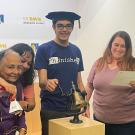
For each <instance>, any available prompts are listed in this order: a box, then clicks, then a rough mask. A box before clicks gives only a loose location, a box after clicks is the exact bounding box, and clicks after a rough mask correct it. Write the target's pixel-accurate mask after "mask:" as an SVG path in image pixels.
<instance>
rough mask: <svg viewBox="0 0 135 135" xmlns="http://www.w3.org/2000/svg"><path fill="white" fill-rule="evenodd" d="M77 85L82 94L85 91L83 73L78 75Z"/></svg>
mask: <svg viewBox="0 0 135 135" xmlns="http://www.w3.org/2000/svg"><path fill="white" fill-rule="evenodd" d="M77 85H78V88H79V89H80V91H81V92H82V91H84V90H85V88H84V85H83V81H82V76H81V72H78V75H77Z"/></svg>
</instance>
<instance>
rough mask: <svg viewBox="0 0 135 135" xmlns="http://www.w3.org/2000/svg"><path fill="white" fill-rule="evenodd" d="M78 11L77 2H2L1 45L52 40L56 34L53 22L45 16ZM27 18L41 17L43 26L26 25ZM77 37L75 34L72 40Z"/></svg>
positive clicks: (59, 0)
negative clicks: (51, 13)
mask: <svg viewBox="0 0 135 135" xmlns="http://www.w3.org/2000/svg"><path fill="white" fill-rule="evenodd" d="M76 9H77V0H73V1H69V0H11V1H10V0H0V14H4V23H3V24H0V43H1V42H2V43H6V44H8V46H9V45H10V44H14V43H16V42H28V43H29V42H44V41H47V40H50V39H52V38H53V36H54V32H53V30H52V28H51V25H52V23H51V21H50V20H48V19H46V18H45V15H47V13H48V12H51V11H58V10H66V11H74V12H76ZM26 17H40V18H41V19H42V21H41V22H42V23H43V24H24V18H26ZM29 21H30V20H29ZM37 22H38V21H37ZM41 22H40V23H41ZM75 37H76V33H75V32H74V33H73V35H72V39H74V38H75ZM2 43H1V44H2Z"/></svg>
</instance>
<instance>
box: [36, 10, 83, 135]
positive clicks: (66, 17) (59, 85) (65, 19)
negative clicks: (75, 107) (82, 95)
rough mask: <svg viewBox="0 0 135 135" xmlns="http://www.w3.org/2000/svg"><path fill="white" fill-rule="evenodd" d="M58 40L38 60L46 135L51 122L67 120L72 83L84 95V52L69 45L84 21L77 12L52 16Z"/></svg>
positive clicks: (47, 45) (41, 51)
mask: <svg viewBox="0 0 135 135" xmlns="http://www.w3.org/2000/svg"><path fill="white" fill-rule="evenodd" d="M46 17H47V18H48V19H51V20H52V23H53V26H52V27H53V30H54V32H55V38H54V39H53V40H51V41H49V42H47V43H45V44H43V45H41V46H39V48H38V50H37V54H36V59H35V68H36V69H37V70H38V76H39V86H40V88H41V112H40V116H41V123H42V135H48V120H50V119H53V118H60V117H66V116H68V114H67V113H66V112H67V111H68V110H69V108H70V106H71V104H72V98H71V97H72V93H73V89H72V83H71V82H74V84H75V85H76V86H77V87H78V88H79V89H80V90H81V91H82V90H84V85H83V82H82V78H81V71H83V61H82V55H81V51H80V50H79V48H78V47H77V46H75V45H74V44H72V43H70V42H69V37H70V34H71V33H72V31H73V28H74V21H75V20H79V19H80V18H81V17H80V16H79V15H77V14H75V13H73V12H65V11H59V12H51V13H49V14H48V15H47V16H46Z"/></svg>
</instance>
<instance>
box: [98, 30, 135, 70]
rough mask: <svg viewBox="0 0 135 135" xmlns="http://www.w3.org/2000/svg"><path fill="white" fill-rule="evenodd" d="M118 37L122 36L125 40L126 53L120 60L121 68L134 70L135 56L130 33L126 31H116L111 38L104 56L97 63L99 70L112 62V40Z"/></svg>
mask: <svg viewBox="0 0 135 135" xmlns="http://www.w3.org/2000/svg"><path fill="white" fill-rule="evenodd" d="M116 37H120V38H122V39H123V40H124V41H125V47H126V53H125V55H124V57H123V58H122V59H121V60H120V61H119V62H118V66H119V68H120V69H121V70H134V66H135V64H134V63H135V58H134V57H133V56H132V42H131V38H130V36H129V34H128V33H127V32H125V31H118V32H116V33H115V34H114V35H113V36H112V37H111V39H110V41H109V43H108V45H107V47H106V49H105V52H104V54H103V57H101V58H100V59H99V61H98V64H97V70H102V68H103V67H104V66H105V65H106V64H109V63H111V62H112V53H111V48H112V42H113V41H114V40H115V38H116Z"/></svg>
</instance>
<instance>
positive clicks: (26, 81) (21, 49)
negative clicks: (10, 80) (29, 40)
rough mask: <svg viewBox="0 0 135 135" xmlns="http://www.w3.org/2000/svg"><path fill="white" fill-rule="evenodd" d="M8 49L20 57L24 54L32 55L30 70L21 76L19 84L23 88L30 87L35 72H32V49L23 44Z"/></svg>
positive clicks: (33, 55)
mask: <svg viewBox="0 0 135 135" xmlns="http://www.w3.org/2000/svg"><path fill="white" fill-rule="evenodd" d="M10 49H12V50H13V51H15V52H17V53H19V54H20V56H22V55H23V54H24V53H25V52H29V53H31V55H32V61H31V65H30V68H29V69H28V70H27V71H26V72H24V73H23V74H22V76H21V77H20V80H21V83H22V85H23V87H26V86H27V85H31V84H32V83H33V81H34V77H35V72H34V57H35V54H34V51H33V49H32V48H31V47H30V46H29V45H28V44H25V43H18V44H15V45H13V46H12V47H10Z"/></svg>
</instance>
